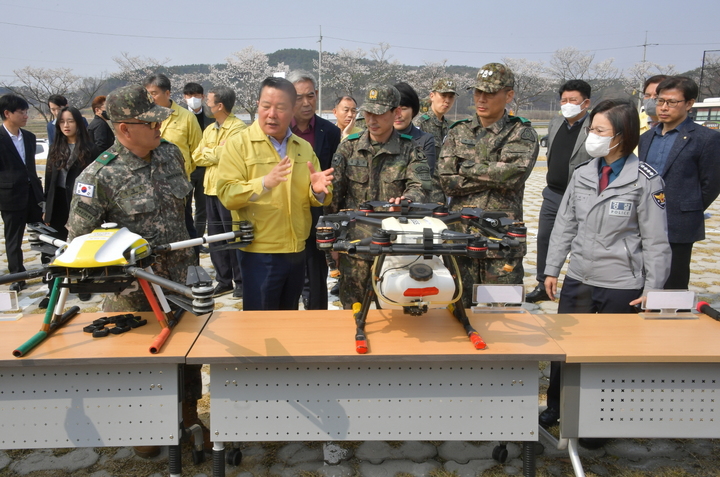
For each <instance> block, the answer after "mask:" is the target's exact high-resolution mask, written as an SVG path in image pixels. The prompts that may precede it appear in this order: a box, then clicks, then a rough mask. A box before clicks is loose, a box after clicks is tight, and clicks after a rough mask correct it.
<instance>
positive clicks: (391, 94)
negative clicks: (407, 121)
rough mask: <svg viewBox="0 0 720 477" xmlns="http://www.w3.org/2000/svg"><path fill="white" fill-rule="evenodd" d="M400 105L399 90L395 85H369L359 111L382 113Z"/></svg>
mask: <svg viewBox="0 0 720 477" xmlns="http://www.w3.org/2000/svg"><path fill="white" fill-rule="evenodd" d="M398 106H400V91H398V90H397V89H396V88H395V86H390V85H388V86H380V85H376V84H375V85H370V87H369V88H368V91H367V94H366V95H365V102H364V103H363V105H362V106H360V111H367V112H369V113H373V114H383V113H386V112H388V111H390V110H391V109H394V108H397V107H398Z"/></svg>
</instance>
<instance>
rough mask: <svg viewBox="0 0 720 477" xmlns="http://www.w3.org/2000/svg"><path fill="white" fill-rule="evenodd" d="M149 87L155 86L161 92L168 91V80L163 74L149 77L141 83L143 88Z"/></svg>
mask: <svg viewBox="0 0 720 477" xmlns="http://www.w3.org/2000/svg"><path fill="white" fill-rule="evenodd" d="M150 85H154V86H157V87H158V88H160V90H161V91H170V89H171V88H170V80H169V79H168V77H167V76H165V75H164V74H160V73H158V74H156V75H150V76H148V77H147V78H145V81H143V86H144V87H145V88H147V87H148V86H150Z"/></svg>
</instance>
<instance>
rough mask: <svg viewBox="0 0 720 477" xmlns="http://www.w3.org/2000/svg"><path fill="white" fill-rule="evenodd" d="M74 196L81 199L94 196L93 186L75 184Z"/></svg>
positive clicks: (80, 183)
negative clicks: (79, 196) (78, 196)
mask: <svg viewBox="0 0 720 477" xmlns="http://www.w3.org/2000/svg"><path fill="white" fill-rule="evenodd" d="M75 194H76V195H81V196H83V197H93V196H94V195H95V186H94V185H91V184H83V183H82V182H78V183H77V184H75Z"/></svg>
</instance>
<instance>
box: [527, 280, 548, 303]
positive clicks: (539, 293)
mask: <svg viewBox="0 0 720 477" xmlns="http://www.w3.org/2000/svg"><path fill="white" fill-rule="evenodd" d="M549 299H550V297H549V296H548V294H547V292H545V286H544V285H543V284H542V283H538V286H536V287H535V289H533V291H531V292H530V293H528V294H527V295H525V301H526V302H528V303H537V302H539V301H547V300H549Z"/></svg>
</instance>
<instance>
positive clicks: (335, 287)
mask: <svg viewBox="0 0 720 477" xmlns="http://www.w3.org/2000/svg"><path fill="white" fill-rule="evenodd" d="M330 294H331V295H335V296H340V282H337V283H335V285H333V287H332V288H331V289H330Z"/></svg>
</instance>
